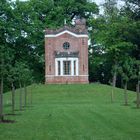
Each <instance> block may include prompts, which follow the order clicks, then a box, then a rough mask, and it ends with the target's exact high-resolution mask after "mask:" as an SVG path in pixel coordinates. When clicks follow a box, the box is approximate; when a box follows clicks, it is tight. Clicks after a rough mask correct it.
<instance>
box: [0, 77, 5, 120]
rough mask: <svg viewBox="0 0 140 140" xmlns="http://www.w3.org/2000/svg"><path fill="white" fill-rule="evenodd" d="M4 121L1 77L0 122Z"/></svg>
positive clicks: (0, 82) (1, 82)
mask: <svg viewBox="0 0 140 140" xmlns="http://www.w3.org/2000/svg"><path fill="white" fill-rule="evenodd" d="M3 120H4V116H3V76H1V81H0V121H3Z"/></svg>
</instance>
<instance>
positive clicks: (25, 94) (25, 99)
mask: <svg viewBox="0 0 140 140" xmlns="http://www.w3.org/2000/svg"><path fill="white" fill-rule="evenodd" d="M26 105H27V87H26V85H25V84H24V107H26Z"/></svg>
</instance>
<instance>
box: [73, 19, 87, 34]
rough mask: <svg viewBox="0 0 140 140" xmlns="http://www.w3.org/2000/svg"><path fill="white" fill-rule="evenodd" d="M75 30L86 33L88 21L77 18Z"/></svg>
mask: <svg viewBox="0 0 140 140" xmlns="http://www.w3.org/2000/svg"><path fill="white" fill-rule="evenodd" d="M75 28H76V30H77V31H78V32H84V31H85V30H86V20H85V19H84V18H76V19H75Z"/></svg>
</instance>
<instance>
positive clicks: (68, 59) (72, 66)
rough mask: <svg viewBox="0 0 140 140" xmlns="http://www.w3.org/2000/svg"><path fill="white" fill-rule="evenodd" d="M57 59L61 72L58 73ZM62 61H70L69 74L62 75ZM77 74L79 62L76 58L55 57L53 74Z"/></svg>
mask: <svg viewBox="0 0 140 140" xmlns="http://www.w3.org/2000/svg"><path fill="white" fill-rule="evenodd" d="M58 61H60V66H61V74H60V75H58ZM63 61H71V75H63ZM74 61H76V75H74V70H73V69H74V65H73V62H74ZM78 75H79V62H78V58H55V76H78Z"/></svg>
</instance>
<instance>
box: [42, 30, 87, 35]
mask: <svg viewBox="0 0 140 140" xmlns="http://www.w3.org/2000/svg"><path fill="white" fill-rule="evenodd" d="M65 33H68V34H70V35H72V36H74V37H88V35H86V34H75V33H72V32H70V31H68V30H65V31H63V32H60V33H58V34H47V35H45V37H58V36H60V35H62V34H65Z"/></svg>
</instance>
